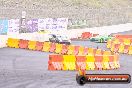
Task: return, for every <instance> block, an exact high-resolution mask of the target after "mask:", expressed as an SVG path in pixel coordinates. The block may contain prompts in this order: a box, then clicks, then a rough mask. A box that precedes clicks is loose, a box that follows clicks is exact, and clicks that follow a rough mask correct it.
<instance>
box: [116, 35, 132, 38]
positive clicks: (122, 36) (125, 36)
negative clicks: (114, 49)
mask: <svg viewBox="0 0 132 88" xmlns="http://www.w3.org/2000/svg"><path fill="white" fill-rule="evenodd" d="M115 38H119V39H121V38H132V35H121V34H119V35H116V36H115Z"/></svg>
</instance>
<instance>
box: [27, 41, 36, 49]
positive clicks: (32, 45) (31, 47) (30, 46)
mask: <svg viewBox="0 0 132 88" xmlns="http://www.w3.org/2000/svg"><path fill="white" fill-rule="evenodd" d="M28 49H31V50H36V41H29V42H28Z"/></svg>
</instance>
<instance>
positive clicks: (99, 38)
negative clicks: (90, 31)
mask: <svg viewBox="0 0 132 88" xmlns="http://www.w3.org/2000/svg"><path fill="white" fill-rule="evenodd" d="M112 38H113V37H112V36H110V35H98V36H95V37H91V38H90V41H92V42H99V43H105V42H107V41H108V40H109V39H112Z"/></svg>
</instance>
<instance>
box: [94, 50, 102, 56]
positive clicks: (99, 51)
mask: <svg viewBox="0 0 132 88" xmlns="http://www.w3.org/2000/svg"><path fill="white" fill-rule="evenodd" d="M95 55H103V51H102V50H101V49H97V50H96V53H95Z"/></svg>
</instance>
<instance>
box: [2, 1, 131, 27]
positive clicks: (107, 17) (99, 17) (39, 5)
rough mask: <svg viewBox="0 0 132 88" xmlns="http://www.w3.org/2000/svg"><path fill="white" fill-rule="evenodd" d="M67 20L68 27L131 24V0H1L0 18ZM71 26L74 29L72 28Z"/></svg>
mask: <svg viewBox="0 0 132 88" xmlns="http://www.w3.org/2000/svg"><path fill="white" fill-rule="evenodd" d="M22 11H26V12H27V15H26V18H27V19H32V18H47V17H51V18H57V17H67V18H69V28H78V27H81V26H83V27H94V26H104V25H112V24H121V23H128V22H132V0H0V18H2V19H3V18H8V19H11V18H21V12H22ZM73 25H74V27H73Z"/></svg>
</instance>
